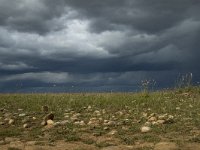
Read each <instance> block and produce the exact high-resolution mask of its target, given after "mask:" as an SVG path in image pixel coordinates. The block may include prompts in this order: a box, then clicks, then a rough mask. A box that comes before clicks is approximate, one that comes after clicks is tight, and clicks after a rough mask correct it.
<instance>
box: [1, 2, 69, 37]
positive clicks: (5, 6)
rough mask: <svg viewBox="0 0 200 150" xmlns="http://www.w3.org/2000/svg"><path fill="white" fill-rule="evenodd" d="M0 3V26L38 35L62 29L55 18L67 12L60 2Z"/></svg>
mask: <svg viewBox="0 0 200 150" xmlns="http://www.w3.org/2000/svg"><path fill="white" fill-rule="evenodd" d="M0 3H1V5H0V25H2V26H5V27H7V28H9V29H14V30H18V31H22V32H36V33H39V34H44V33H47V32H49V31H51V30H59V29H60V28H62V25H60V24H57V22H56V21H57V20H56V18H58V17H60V16H61V15H62V13H63V12H65V13H68V11H69V10H67V9H65V8H66V7H65V6H66V5H63V4H64V3H63V1H62V0H58V1H54V0H43V1H40V0H30V1H27V0H15V1H8V0H1V1H0ZM54 19H55V20H54Z"/></svg>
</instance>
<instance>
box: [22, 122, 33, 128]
mask: <svg viewBox="0 0 200 150" xmlns="http://www.w3.org/2000/svg"><path fill="white" fill-rule="evenodd" d="M23 127H24V128H30V127H31V125H30V124H28V123H25V124H23Z"/></svg>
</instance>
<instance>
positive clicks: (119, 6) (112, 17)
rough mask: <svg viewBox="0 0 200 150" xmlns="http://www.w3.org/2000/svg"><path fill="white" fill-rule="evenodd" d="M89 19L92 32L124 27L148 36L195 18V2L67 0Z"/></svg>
mask: <svg viewBox="0 0 200 150" xmlns="http://www.w3.org/2000/svg"><path fill="white" fill-rule="evenodd" d="M67 3H69V4H70V5H71V6H73V7H75V8H77V9H79V10H80V11H81V12H82V13H83V14H85V15H86V16H87V17H91V18H92V19H93V22H92V27H93V29H96V30H97V31H98V29H99V30H100V31H104V30H106V29H108V30H109V26H110V28H112V29H113V27H114V25H116V26H119V25H125V26H128V27H132V28H134V29H138V30H141V31H143V32H148V33H157V32H161V31H163V30H165V29H168V28H170V27H172V26H174V25H176V24H178V23H180V22H181V21H182V20H184V19H187V18H190V17H192V18H199V15H198V12H199V5H200V2H199V1H198V0H175V1H173V0H169V1H167V0H164V1H158V0H149V1H146V0H139V1H137V0H124V1H122V0H117V1H116V0H114V1H113V0H106V1H103V2H101V1H98V0H93V1H90V0H86V1H71V0H69V1H67Z"/></svg>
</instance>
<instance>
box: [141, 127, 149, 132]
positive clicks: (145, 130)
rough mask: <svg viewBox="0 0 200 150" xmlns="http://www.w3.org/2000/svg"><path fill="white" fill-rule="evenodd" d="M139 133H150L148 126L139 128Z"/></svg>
mask: <svg viewBox="0 0 200 150" xmlns="http://www.w3.org/2000/svg"><path fill="white" fill-rule="evenodd" d="M140 131H141V132H142V133H147V132H150V131H151V128H150V127H148V126H143V127H141V128H140Z"/></svg>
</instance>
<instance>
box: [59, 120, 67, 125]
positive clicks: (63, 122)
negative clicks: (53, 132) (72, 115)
mask: <svg viewBox="0 0 200 150" xmlns="http://www.w3.org/2000/svg"><path fill="white" fill-rule="evenodd" d="M68 123H69V121H68V120H63V121H61V122H60V125H62V126H64V125H66V124H68Z"/></svg>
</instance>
